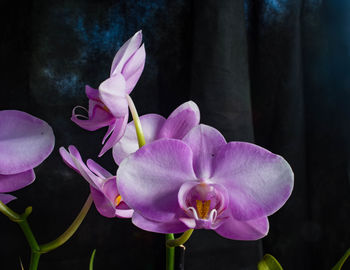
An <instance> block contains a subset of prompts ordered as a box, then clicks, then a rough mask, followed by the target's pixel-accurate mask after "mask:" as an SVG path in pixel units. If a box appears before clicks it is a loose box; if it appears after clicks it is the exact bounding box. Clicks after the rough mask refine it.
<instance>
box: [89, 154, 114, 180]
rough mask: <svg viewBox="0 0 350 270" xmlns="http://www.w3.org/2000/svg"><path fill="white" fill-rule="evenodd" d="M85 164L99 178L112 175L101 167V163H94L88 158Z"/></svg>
mask: <svg viewBox="0 0 350 270" xmlns="http://www.w3.org/2000/svg"><path fill="white" fill-rule="evenodd" d="M86 165H87V166H88V168H89V169H90V170H91V171H92V172H93V173H94V174H96V175H97V176H98V177H100V178H111V177H113V175H112V174H111V173H110V172H109V171H107V170H106V169H105V168H103V167H101V165H99V164H98V163H96V162H95V161H93V160H92V159H88V161H87V162H86ZM114 180H115V179H114Z"/></svg>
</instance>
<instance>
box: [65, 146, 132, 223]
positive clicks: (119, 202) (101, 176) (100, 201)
mask: <svg viewBox="0 0 350 270" xmlns="http://www.w3.org/2000/svg"><path fill="white" fill-rule="evenodd" d="M68 150H69V152H68V151H67V150H66V149H65V148H63V147H60V150H59V151H60V154H61V157H62V159H63V161H64V162H65V163H66V164H67V165H68V166H69V167H70V168H72V169H73V170H75V171H76V172H77V173H79V174H80V175H81V176H82V177H83V178H84V179H85V180H86V181H87V182H88V183H89V184H90V191H91V195H92V198H93V200H94V203H95V206H96V209H97V211H98V212H99V213H100V214H101V215H103V216H105V217H109V218H111V217H122V218H130V217H131V216H132V214H133V210H132V209H130V208H129V207H128V206H127V205H126V204H125V202H124V201H123V199H122V198H121V196H120V195H119V193H118V189H117V183H116V177H115V176H113V175H112V174H111V173H109V172H108V171H107V170H105V169H104V168H102V167H101V166H100V165H99V164H97V163H96V162H94V161H93V160H91V159H89V160H88V161H87V163H86V165H85V163H84V162H83V160H82V158H81V156H80V153H79V151H78V150H77V149H76V148H75V146H73V145H71V146H69V147H68Z"/></svg>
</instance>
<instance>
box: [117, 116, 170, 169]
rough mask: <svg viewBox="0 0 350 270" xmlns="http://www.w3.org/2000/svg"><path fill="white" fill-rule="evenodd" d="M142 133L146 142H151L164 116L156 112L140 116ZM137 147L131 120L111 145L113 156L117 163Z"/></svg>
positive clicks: (161, 124) (163, 120) (156, 134)
mask: <svg viewBox="0 0 350 270" xmlns="http://www.w3.org/2000/svg"><path fill="white" fill-rule="evenodd" d="M140 122H141V126H142V131H143V135H144V136H145V141H146V143H150V142H153V141H154V140H155V139H156V137H157V136H158V133H159V130H160V129H161V127H162V126H163V124H164V122H165V118H164V117H163V116H161V115H158V114H145V115H142V116H140ZM138 149H139V144H138V141H137V135H136V131H135V125H134V121H131V122H130V123H129V124H128V125H127V126H126V129H125V133H124V136H123V137H122V138H121V140H120V141H119V142H118V143H117V144H115V145H114V146H113V158H114V161H115V162H116V163H117V164H118V165H119V164H120V163H121V162H122V161H123V159H124V158H126V157H127V156H128V155H129V154H131V153H134V152H136V151H137V150H138Z"/></svg>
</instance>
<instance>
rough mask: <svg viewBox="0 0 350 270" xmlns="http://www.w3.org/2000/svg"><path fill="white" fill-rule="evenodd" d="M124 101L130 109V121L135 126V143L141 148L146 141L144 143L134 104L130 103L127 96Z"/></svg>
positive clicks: (129, 98) (130, 100)
mask: <svg viewBox="0 0 350 270" xmlns="http://www.w3.org/2000/svg"><path fill="white" fill-rule="evenodd" d="M126 99H127V101H128V105H129V109H130V112H131V115H132V119H133V120H134V125H135V129H136V135H137V141H138V143H139V148H141V147H142V146H144V145H145V144H146V141H145V136H144V135H143V131H142V127H141V122H140V118H139V115H138V113H137V110H136V107H135V104H134V102H133V101H132V99H131V97H130V96H129V95H127V96H126Z"/></svg>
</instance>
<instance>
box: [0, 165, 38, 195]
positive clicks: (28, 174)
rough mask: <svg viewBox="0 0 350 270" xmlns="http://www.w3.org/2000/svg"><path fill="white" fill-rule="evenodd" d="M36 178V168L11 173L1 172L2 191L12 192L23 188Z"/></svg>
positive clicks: (0, 187)
mask: <svg viewBox="0 0 350 270" xmlns="http://www.w3.org/2000/svg"><path fill="white" fill-rule="evenodd" d="M34 179H35V174H34V170H29V171H25V172H22V173H17V174H9V175H4V174H0V192H11V191H15V190H18V189H21V188H23V187H25V186H28V185H29V184H31V183H33V181H34Z"/></svg>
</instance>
